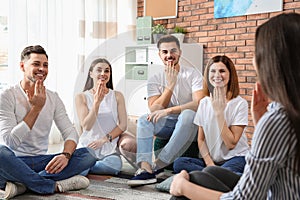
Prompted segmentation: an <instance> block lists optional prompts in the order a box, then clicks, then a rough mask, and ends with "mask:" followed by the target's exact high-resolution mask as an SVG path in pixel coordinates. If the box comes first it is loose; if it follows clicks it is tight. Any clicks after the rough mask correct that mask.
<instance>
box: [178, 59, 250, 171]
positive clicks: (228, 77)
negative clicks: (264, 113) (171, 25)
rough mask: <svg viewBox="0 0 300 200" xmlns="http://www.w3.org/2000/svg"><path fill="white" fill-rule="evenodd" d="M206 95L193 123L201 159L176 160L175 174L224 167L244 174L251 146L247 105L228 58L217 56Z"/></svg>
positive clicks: (208, 72) (206, 80)
mask: <svg viewBox="0 0 300 200" xmlns="http://www.w3.org/2000/svg"><path fill="white" fill-rule="evenodd" d="M203 91H204V93H205V95H206V97H204V98H203V99H201V101H200V104H199V107H198V110H197V114H196V115H195V118H194V123H195V124H196V125H198V127H199V128H198V147H199V151H200V156H201V158H188V157H181V158H178V159H177V160H175V162H174V165H173V168H174V171H175V173H179V172H180V171H181V170H186V171H188V172H191V171H194V170H200V171H201V170H202V169H203V168H205V167H206V166H214V165H217V166H221V167H224V168H227V169H228V170H230V171H232V172H235V173H237V174H242V173H243V170H244V166H245V155H246V154H247V152H248V149H249V146H248V143H247V137H246V135H245V127H246V126H247V125H248V104H247V101H246V100H245V99H243V98H242V97H241V96H239V83H238V77H237V73H236V70H235V67H234V64H233V62H232V61H231V59H230V58H228V57H227V56H225V55H223V56H215V57H213V58H212V59H211V60H210V61H209V62H208V64H207V66H206V69H205V72H204V83H203Z"/></svg>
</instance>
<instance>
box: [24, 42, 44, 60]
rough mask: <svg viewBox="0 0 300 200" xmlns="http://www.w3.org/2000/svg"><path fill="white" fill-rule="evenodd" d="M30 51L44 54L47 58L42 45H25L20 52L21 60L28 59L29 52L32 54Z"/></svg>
mask: <svg viewBox="0 0 300 200" xmlns="http://www.w3.org/2000/svg"><path fill="white" fill-rule="evenodd" d="M32 53H36V54H44V55H45V56H46V57H47V59H48V55H47V53H46V51H45V49H44V48H43V47H42V46H40V45H35V46H28V47H25V49H24V50H23V51H22V53H21V61H24V60H26V59H29V58H30V54H32Z"/></svg>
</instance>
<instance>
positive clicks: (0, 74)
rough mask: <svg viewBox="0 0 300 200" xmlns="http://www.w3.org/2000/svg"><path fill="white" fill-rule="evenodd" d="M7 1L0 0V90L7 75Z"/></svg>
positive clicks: (5, 81) (4, 83)
mask: <svg viewBox="0 0 300 200" xmlns="http://www.w3.org/2000/svg"><path fill="white" fill-rule="evenodd" d="M8 1H9V0H0V5H1V6H0V91H1V90H2V89H3V88H4V87H5V86H6V85H7V77H8V76H7V73H8V69H7V68H8Z"/></svg>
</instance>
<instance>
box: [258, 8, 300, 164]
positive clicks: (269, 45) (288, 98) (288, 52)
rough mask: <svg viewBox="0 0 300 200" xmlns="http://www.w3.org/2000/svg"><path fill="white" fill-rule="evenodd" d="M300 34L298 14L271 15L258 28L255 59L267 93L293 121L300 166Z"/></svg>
mask: <svg viewBox="0 0 300 200" xmlns="http://www.w3.org/2000/svg"><path fill="white" fill-rule="evenodd" d="M299 33H300V15H299V14H296V13H289V14H280V15H278V16H276V17H273V18H271V19H270V20H269V21H267V22H266V23H264V24H262V25H261V26H260V27H258V29H257V31H256V35H255V40H256V42H255V62H256V65H257V71H258V78H259V81H260V84H261V86H262V89H263V91H264V93H265V94H266V95H267V96H268V97H269V98H270V99H272V100H273V101H276V102H279V103H281V105H283V106H284V108H285V110H286V112H287V115H288V117H289V119H290V120H291V122H292V125H293V127H294V129H295V132H296V137H297V160H298V165H299V167H300V144H299V142H300V90H299V86H300V55H299V52H300V37H299ZM297 35H298V36H297Z"/></svg>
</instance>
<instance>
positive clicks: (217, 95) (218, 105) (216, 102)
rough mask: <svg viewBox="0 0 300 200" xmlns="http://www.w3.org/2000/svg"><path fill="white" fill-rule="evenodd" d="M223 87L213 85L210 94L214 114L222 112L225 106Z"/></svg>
mask: <svg viewBox="0 0 300 200" xmlns="http://www.w3.org/2000/svg"><path fill="white" fill-rule="evenodd" d="M225 89H226V88H225V87H215V88H214V91H213V93H214V94H213V95H211V101H212V107H213V109H214V112H215V114H216V115H217V114H222V113H224V110H225V108H226V91H225Z"/></svg>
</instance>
